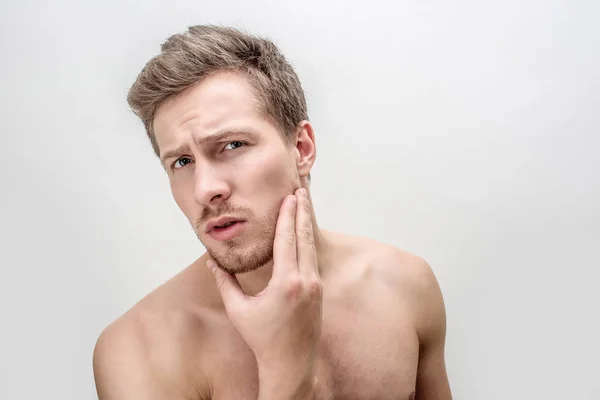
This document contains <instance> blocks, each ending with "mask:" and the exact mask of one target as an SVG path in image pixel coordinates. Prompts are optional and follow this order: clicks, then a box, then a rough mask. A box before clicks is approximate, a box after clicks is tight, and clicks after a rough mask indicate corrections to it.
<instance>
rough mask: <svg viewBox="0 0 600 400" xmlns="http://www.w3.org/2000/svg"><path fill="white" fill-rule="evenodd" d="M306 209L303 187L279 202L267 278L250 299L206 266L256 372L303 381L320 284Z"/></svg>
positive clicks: (312, 352) (231, 279)
mask: <svg viewBox="0 0 600 400" xmlns="http://www.w3.org/2000/svg"><path fill="white" fill-rule="evenodd" d="M310 210H311V208H310V203H309V200H308V197H307V195H306V190H305V189H303V188H300V189H298V190H297V191H296V194H295V195H290V196H287V197H286V198H285V199H284V201H283V203H282V205H281V208H280V211H279V218H278V220H277V228H276V232H275V241H274V245H273V275H272V277H271V280H270V281H269V284H268V285H267V287H266V288H265V289H264V290H263V291H262V292H260V293H258V294H257V295H256V296H247V295H246V294H245V293H244V292H243V290H242V288H241V287H240V285H239V282H238V281H237V279H236V277H235V275H232V274H229V273H227V272H225V271H222V270H221V269H219V268H216V265H215V263H214V262H212V260H209V261H208V263H207V265H208V266H209V267H211V269H212V271H213V273H214V274H215V278H216V282H217V286H218V288H219V292H220V293H221V297H222V299H223V303H224V305H225V309H226V311H227V315H228V317H229V319H230V320H231V322H232V323H233V325H234V326H235V327H236V328H237V330H238V331H239V333H240V335H241V336H242V337H243V339H244V340H245V341H246V343H247V344H248V346H249V347H250V348H251V349H252V351H253V352H254V355H255V357H256V360H257V363H258V367H259V374H261V373H264V374H266V375H272V374H273V373H279V372H277V371H281V370H282V369H285V370H287V371H288V372H289V373H286V376H290V377H292V376H298V374H300V375H301V377H308V375H310V374H311V373H312V372H314V368H315V360H316V350H317V344H318V342H319V339H320V336H321V312H322V285H321V280H320V277H319V269H318V263H317V254H316V249H315V241H314V236H313V230H312V220H311V211H310ZM307 379H309V378H307ZM261 384H262V378H261ZM261 391H262V390H261Z"/></svg>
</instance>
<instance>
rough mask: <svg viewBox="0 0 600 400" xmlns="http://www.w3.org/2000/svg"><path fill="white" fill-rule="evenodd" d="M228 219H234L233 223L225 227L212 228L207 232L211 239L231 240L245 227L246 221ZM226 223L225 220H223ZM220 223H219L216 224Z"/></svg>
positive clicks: (219, 240) (218, 240)
mask: <svg viewBox="0 0 600 400" xmlns="http://www.w3.org/2000/svg"><path fill="white" fill-rule="evenodd" d="M230 221H235V223H234V224H233V225H231V226H228V227H227V228H215V227H214V226H213V228H212V229H211V230H210V231H208V232H207V234H208V236H210V237H211V238H212V239H213V240H215V241H217V242H223V241H226V240H232V239H233V238H235V237H236V236H239V235H240V234H241V233H242V232H243V231H244V228H245V227H246V221H241V220H236V219H230ZM224 223H227V222H224ZM218 225H221V224H218Z"/></svg>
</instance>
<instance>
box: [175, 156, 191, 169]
mask: <svg viewBox="0 0 600 400" xmlns="http://www.w3.org/2000/svg"><path fill="white" fill-rule="evenodd" d="M191 162H192V159H191V158H189V157H181V158H178V159H177V161H175V163H174V164H173V168H175V169H179V168H182V167H185V166H186V165H187V164H189V163H191Z"/></svg>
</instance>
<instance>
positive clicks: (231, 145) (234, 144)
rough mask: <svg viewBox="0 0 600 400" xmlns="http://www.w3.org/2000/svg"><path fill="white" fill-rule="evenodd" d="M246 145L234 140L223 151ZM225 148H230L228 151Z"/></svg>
mask: <svg viewBox="0 0 600 400" xmlns="http://www.w3.org/2000/svg"><path fill="white" fill-rule="evenodd" d="M245 144H246V143H244V142H240V141H239V140H234V141H233V142H229V143H227V144H226V145H225V148H224V150H235V149H237V148H239V147H242V146H243V145H245ZM227 147H230V148H229V149H228V148H227Z"/></svg>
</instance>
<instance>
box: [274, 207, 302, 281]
mask: <svg viewBox="0 0 600 400" xmlns="http://www.w3.org/2000/svg"><path fill="white" fill-rule="evenodd" d="M296 203H297V200H296V196H294V195H290V196H287V197H286V198H285V199H284V200H283V203H282V204H281V208H280V210H279V218H278V219H277V228H276V230H275V240H274V242H273V279H286V278H287V277H289V276H290V275H292V274H296V273H298V261H297V259H296V230H295V226H296Z"/></svg>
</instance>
